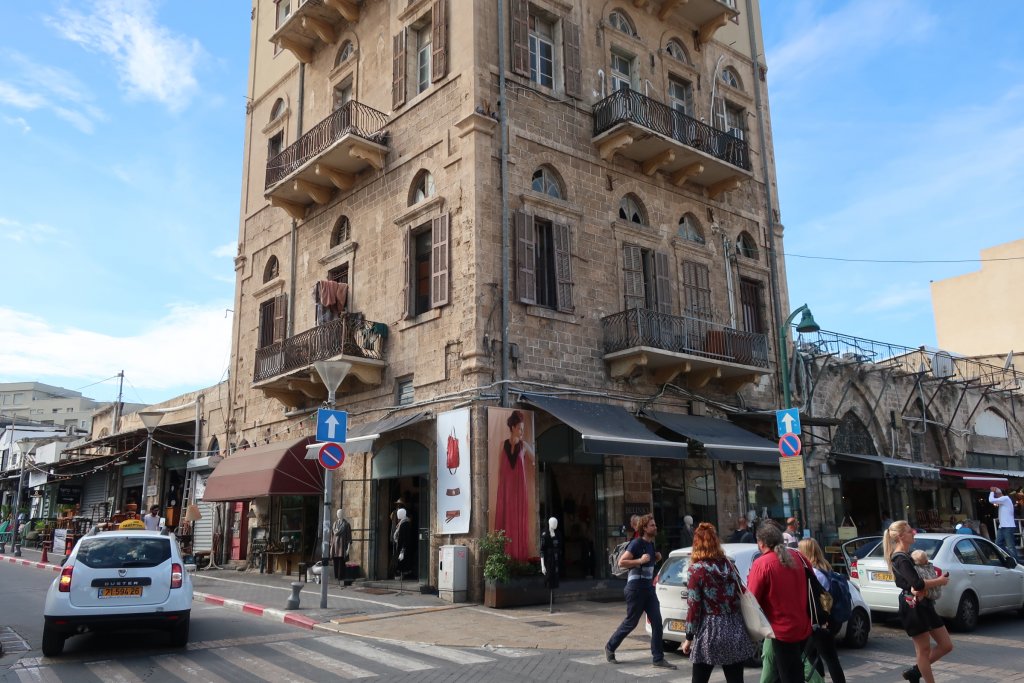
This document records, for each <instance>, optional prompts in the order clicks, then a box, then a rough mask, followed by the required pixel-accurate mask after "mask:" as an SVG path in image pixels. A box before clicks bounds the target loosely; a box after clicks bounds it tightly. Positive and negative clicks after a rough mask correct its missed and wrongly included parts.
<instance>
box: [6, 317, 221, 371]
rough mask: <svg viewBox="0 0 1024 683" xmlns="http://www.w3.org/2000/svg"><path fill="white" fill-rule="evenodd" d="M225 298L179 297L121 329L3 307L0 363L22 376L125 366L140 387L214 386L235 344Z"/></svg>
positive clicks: (113, 369)
mask: <svg viewBox="0 0 1024 683" xmlns="http://www.w3.org/2000/svg"><path fill="white" fill-rule="evenodd" d="M224 308H225V304H224V303H223V302H221V303H217V304H210V305H207V306H200V305H195V304H177V305H172V306H170V307H169V308H168V310H167V312H166V314H165V315H164V316H163V317H162V318H160V319H158V320H156V321H153V322H152V323H150V324H148V325H147V326H146V328H145V329H143V330H141V331H140V332H138V333H137V334H134V335H131V336H116V335H113V334H109V333H106V332H95V331H92V330H84V329H77V328H69V327H61V326H59V324H55V323H52V322H50V321H48V320H45V319H43V318H41V317H39V316H36V315H33V314H31V313H25V312H22V311H16V310H13V309H10V308H0V368H6V369H7V372H11V370H12V369H14V368H16V369H17V370H16V372H17V376H18V377H20V378H25V377H30V378H34V377H53V376H60V377H67V378H71V379H80V380H82V381H89V380H93V379H95V378H96V377H107V376H109V375H111V374H112V373H114V372H116V371H118V370H120V369H122V368H123V369H124V371H125V375H126V376H127V377H129V378H131V382H132V384H133V385H134V386H135V387H138V388H144V389H170V388H175V387H180V386H182V385H194V386H208V385H212V384H215V383H216V382H218V381H219V380H220V378H221V377H222V376H223V374H224V369H225V368H226V367H227V365H228V362H229V356H230V349H231V318H230V316H229V317H227V318H225V316H224Z"/></svg>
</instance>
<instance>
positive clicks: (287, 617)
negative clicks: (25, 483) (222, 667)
mask: <svg viewBox="0 0 1024 683" xmlns="http://www.w3.org/2000/svg"><path fill="white" fill-rule="evenodd" d="M3 559H5V560H7V561H8V562H10V563H11V564H20V565H22V566H24V567H34V568H35V569H49V570H51V571H55V572H59V571H60V569H61V567H60V565H59V564H48V563H46V562H36V561H34V560H26V559H24V558H21V557H3ZM192 597H193V600H196V601H198V602H204V603H206V604H208V605H217V606H219V607H224V608H226V609H233V610H235V611H238V612H244V613H245V614H252V615H254V616H257V617H264V618H267V619H273V620H274V621H279V622H281V623H284V624H290V625H291V626H298V627H299V628H304V629H309V630H312V629H314V628H316V626H317V625H318V624H319V623H320V622H318V621H317V620H315V619H310V618H309V617H304V616H302V615H300V614H295V613H294V612H289V611H286V610H280V609H271V608H269V607H264V606H263V605H257V604H256V603H254V602H244V601H242V600H232V599H231V598H222V597H220V596H219V595H210V594H209V593H200V592H199V591H193V592H192Z"/></svg>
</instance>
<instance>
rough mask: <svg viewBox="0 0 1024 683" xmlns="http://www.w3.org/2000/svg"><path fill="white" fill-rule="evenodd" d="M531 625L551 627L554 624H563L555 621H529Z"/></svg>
mask: <svg viewBox="0 0 1024 683" xmlns="http://www.w3.org/2000/svg"><path fill="white" fill-rule="evenodd" d="M526 623H527V624H529V625H530V626H536V627H537V628H551V627H552V626H561V624H556V623H555V622H553V621H528V622H526Z"/></svg>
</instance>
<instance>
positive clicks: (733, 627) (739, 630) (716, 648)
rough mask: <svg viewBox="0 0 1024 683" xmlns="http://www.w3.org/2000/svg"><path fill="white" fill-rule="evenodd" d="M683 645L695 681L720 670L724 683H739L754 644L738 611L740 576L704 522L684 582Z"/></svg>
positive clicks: (703, 682)
mask: <svg viewBox="0 0 1024 683" xmlns="http://www.w3.org/2000/svg"><path fill="white" fill-rule="evenodd" d="M686 589H687V593H686V642H684V643H683V654H689V655H690V664H692V665H693V678H692V679H691V680H692V681H693V683H706V682H707V681H708V680H709V679H710V678H711V672H712V671H713V670H714V668H715V666H721V667H722V671H723V672H724V673H725V680H726V683H743V662H745V661H747V660H748V659H750V658H751V657H753V656H754V653H755V652H756V649H757V648H756V646H755V645H754V643H753V642H752V641H751V640H750V636H748V635H747V629H746V627H745V626H744V625H743V615H742V614H741V612H740V578H739V576H737V575H736V569H735V567H733V564H732V563H731V562H730V561H729V560H728V559H727V558H726V557H725V552H724V551H723V550H722V544H721V543H720V542H719V540H718V534H717V533H716V531H715V527H714V525H712V524H708V523H707V522H702V523H701V524H700V526H698V527H697V529H696V530H695V531H694V533H693V550H692V551H691V554H690V578H689V581H687V584H686Z"/></svg>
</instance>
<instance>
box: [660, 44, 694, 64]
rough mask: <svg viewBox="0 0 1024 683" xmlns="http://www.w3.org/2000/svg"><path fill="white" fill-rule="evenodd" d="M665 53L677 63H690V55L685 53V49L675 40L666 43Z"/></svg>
mask: <svg viewBox="0 0 1024 683" xmlns="http://www.w3.org/2000/svg"><path fill="white" fill-rule="evenodd" d="M665 52H667V53H668V56H669V57H671V58H672V59H674V60H676V61H677V62H682V63H683V64H689V63H690V55H688V54H687V53H686V48H685V47H683V44H682V43H680V42H679V41H678V40H676V39H675V38H673V39H672V40H670V41H668V43H667V44H666V45H665Z"/></svg>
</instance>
